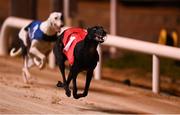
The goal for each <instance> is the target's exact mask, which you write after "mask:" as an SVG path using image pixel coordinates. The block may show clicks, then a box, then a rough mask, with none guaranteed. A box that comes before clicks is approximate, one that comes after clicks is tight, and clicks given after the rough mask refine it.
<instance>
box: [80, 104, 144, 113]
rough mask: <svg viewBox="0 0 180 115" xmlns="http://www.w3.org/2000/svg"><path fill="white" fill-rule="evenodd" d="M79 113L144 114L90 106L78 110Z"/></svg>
mask: <svg viewBox="0 0 180 115" xmlns="http://www.w3.org/2000/svg"><path fill="white" fill-rule="evenodd" d="M78 109H79V110H80V111H94V112H102V113H107V114H143V113H144V112H137V111H133V110H132V111H131V110H122V109H114V108H107V107H98V106H91V107H90V108H80V107H79V108H78Z"/></svg>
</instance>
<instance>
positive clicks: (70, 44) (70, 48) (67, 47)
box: [63, 28, 87, 65]
mask: <svg viewBox="0 0 180 115" xmlns="http://www.w3.org/2000/svg"><path fill="white" fill-rule="evenodd" d="M86 35H87V32H86V30H84V29H81V28H69V29H67V30H66V31H65V32H64V37H63V45H64V51H63V52H64V54H65V55H66V57H67V59H68V61H69V63H70V65H72V64H73V63H74V49H75V46H76V45H77V44H78V43H79V42H81V41H82V40H84V38H85V36H86Z"/></svg>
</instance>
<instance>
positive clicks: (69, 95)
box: [66, 89, 71, 97]
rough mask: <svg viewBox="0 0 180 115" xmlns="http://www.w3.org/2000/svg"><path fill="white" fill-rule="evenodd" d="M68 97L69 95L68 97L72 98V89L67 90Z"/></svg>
mask: <svg viewBox="0 0 180 115" xmlns="http://www.w3.org/2000/svg"><path fill="white" fill-rule="evenodd" d="M66 95H67V96H68V97H71V91H70V89H67V90H66Z"/></svg>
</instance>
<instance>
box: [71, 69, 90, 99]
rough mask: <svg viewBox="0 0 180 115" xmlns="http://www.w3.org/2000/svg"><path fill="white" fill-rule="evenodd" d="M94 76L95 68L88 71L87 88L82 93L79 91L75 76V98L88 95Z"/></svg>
mask: <svg viewBox="0 0 180 115" xmlns="http://www.w3.org/2000/svg"><path fill="white" fill-rule="evenodd" d="M92 76H93V70H89V71H88V72H87V76H86V85H85V89H84V92H83V93H82V94H78V93H77V85H76V77H74V78H73V96H74V98H75V99H79V98H81V97H86V96H87V95H88V90H89V86H90V83H91V80H92Z"/></svg>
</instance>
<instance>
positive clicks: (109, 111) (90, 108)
mask: <svg viewBox="0 0 180 115" xmlns="http://www.w3.org/2000/svg"><path fill="white" fill-rule="evenodd" d="M34 86H35V87H39V88H41V87H43V88H46V89H49V88H57V87H56V86H55V85H53V84H44V83H37V84H34ZM78 88H79V90H80V91H83V90H84V87H83V86H78ZM58 89H61V90H64V89H63V88H58ZM71 89H72V87H71ZM89 90H90V91H91V92H95V93H100V94H104V95H107V94H108V95H117V96H123V97H124V96H125V97H127V96H128V95H126V94H122V93H120V92H119V93H118V92H115V91H112V90H111V91H110V90H106V89H103V88H102V89H101V88H90V89H89ZM85 103H86V106H85V107H84V108H83V107H77V109H78V110H80V111H90V112H91V111H92V112H102V113H107V114H143V113H144V112H140V111H136V110H127V109H124V110H123V109H121V108H119V109H117V108H113V107H111V108H110V107H101V106H97V105H95V104H94V103H88V102H85Z"/></svg>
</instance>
